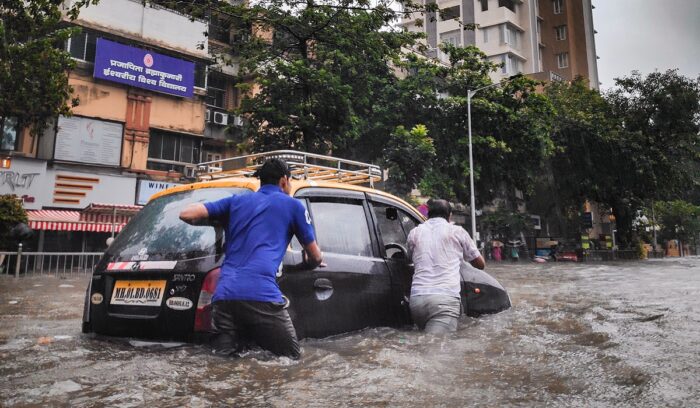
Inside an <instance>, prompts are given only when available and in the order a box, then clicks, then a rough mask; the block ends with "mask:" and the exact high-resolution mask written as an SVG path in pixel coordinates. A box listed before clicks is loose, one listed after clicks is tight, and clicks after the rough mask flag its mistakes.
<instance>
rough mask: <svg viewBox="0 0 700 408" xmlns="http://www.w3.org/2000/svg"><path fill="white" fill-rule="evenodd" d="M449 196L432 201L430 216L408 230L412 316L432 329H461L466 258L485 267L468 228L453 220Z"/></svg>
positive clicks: (423, 326) (480, 267) (419, 323)
mask: <svg viewBox="0 0 700 408" xmlns="http://www.w3.org/2000/svg"><path fill="white" fill-rule="evenodd" d="M451 213H452V208H451V207H450V203H448V202H447V201H445V200H430V201H428V218H429V219H428V220H427V221H426V222H425V223H423V224H421V225H419V226H418V227H416V228H414V229H413V230H411V232H410V233H409V234H408V252H409V256H410V258H411V259H412V260H413V263H414V265H415V273H414V274H413V284H412V286H411V299H410V307H411V316H412V317H413V321H414V322H415V323H416V325H418V328H419V329H421V330H425V331H426V332H428V333H445V332H453V331H456V330H457V322H458V319H459V316H460V314H461V310H462V308H461V297H460V292H461V276H460V272H459V270H460V265H461V262H462V260H465V261H467V262H469V263H470V264H471V265H472V266H474V267H475V268H478V269H484V266H485V263H484V258H483V257H482V256H481V253H480V252H479V250H478V248H477V247H476V245H475V244H474V241H473V240H472V239H471V237H470V236H469V234H468V233H467V231H465V230H464V228H462V227H460V226H457V225H453V224H451V223H450V222H449V220H450V215H451Z"/></svg>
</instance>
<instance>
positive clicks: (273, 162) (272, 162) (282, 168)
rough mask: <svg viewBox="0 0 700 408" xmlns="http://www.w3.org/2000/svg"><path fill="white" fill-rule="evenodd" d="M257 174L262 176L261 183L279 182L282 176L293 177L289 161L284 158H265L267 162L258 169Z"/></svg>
mask: <svg viewBox="0 0 700 408" xmlns="http://www.w3.org/2000/svg"><path fill="white" fill-rule="evenodd" d="M256 175H257V176H258V177H259V178H260V184H261V185H265V184H277V183H279V181H280V177H284V176H287V177H291V176H292V173H291V172H290V171H289V167H288V166H287V163H286V162H285V161H284V160H282V159H277V158H272V159H267V160H265V163H263V165H262V166H261V167H260V168H259V169H258V171H257V172H256Z"/></svg>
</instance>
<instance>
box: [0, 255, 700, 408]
mask: <svg viewBox="0 0 700 408" xmlns="http://www.w3.org/2000/svg"><path fill="white" fill-rule="evenodd" d="M487 270H488V271H489V272H490V273H491V274H493V275H494V276H495V277H496V278H497V279H498V280H499V281H500V282H501V283H502V284H503V285H504V286H505V287H506V288H507V289H508V291H509V293H510V296H511V298H512V302H513V308H512V309H511V310H508V311H506V312H503V313H500V314H497V315H491V316H486V317H483V318H480V319H471V318H467V317H463V318H462V321H461V326H460V329H459V331H458V333H457V334H455V335H452V336H447V337H443V338H436V337H431V336H427V335H424V334H422V333H420V332H417V331H414V330H397V329H389V328H381V329H368V330H364V331H361V332H356V333H351V334H348V335H342V336H337V337H334V338H329V339H322V340H313V339H311V340H309V339H307V340H304V341H302V350H303V355H302V359H301V360H300V361H291V360H288V359H286V358H282V359H277V358H271V357H270V356H269V355H267V354H265V353H263V352H251V353H249V354H247V355H245V356H243V357H242V358H240V359H223V358H219V357H214V356H212V355H210V354H209V352H208V350H207V349H206V348H204V347H199V346H192V345H177V344H166V345H165V347H164V346H160V347H152V346H149V345H148V344H144V343H141V342H136V341H133V342H132V343H131V344H129V343H122V342H112V341H105V340H98V339H95V338H93V337H91V336H86V335H82V334H81V333H80V318H81V314H82V307H83V294H84V291H85V286H86V284H87V277H82V276H81V277H75V278H69V279H57V278H52V277H34V278H21V279H19V280H15V279H14V278H11V277H7V276H2V277H0V406H85V407H88V406H104V405H107V406H121V407H128V406H146V405H151V406H152V405H155V404H157V405H158V406H164V407H165V406H195V407H197V406H239V407H240V406H282V407H286V406H297V407H304V406H319V407H320V406H365V405H371V406H446V407H453V406H489V407H494V406H543V405H551V406H577V407H578V406H580V407H608V406H609V407H613V406H614V407H657V406H674V407H681V406H687V407H691V406H698V401H700V384H699V381H698V377H699V376H700V258H683V259H678V258H676V259H660V260H649V261H644V262H625V263H601V264H570V263H569V264H567V263H559V264H534V263H533V264H528V263H521V264H507V263H503V264H500V265H494V264H490V265H488V266H487Z"/></svg>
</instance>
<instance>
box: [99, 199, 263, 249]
mask: <svg viewBox="0 0 700 408" xmlns="http://www.w3.org/2000/svg"><path fill="white" fill-rule="evenodd" d="M247 193H251V191H250V190H248V189H245V188H201V189H198V190H190V191H184V192H181V193H175V194H170V195H166V196H162V197H159V198H157V199H155V200H153V201H151V202H150V203H148V205H146V206H145V207H144V208H143V209H142V210H141V211H139V213H138V214H137V215H136V216H135V217H134V218H133V219H132V220H131V222H129V224H128V225H127V226H126V227H125V228H124V229H123V230H122V232H120V233H119V235H118V236H117V237H116V239H115V240H114V242H113V243H112V245H110V246H109V248H108V249H107V255H108V256H109V259H110V261H112V262H114V261H146V260H148V261H159V260H179V259H191V258H198V257H202V256H207V255H213V254H215V253H216V252H217V250H220V249H221V245H222V244H223V229H222V228H220V227H217V228H214V227H210V226H192V225H189V224H187V223H185V222H183V221H181V220H180V218H179V215H180V211H182V209H184V208H185V207H186V206H188V205H189V204H192V203H204V202H207V201H215V200H219V199H221V198H224V197H228V196H230V195H232V194H247ZM217 248H218V249H217Z"/></svg>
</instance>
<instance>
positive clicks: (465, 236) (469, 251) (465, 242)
mask: <svg viewBox="0 0 700 408" xmlns="http://www.w3.org/2000/svg"><path fill="white" fill-rule="evenodd" d="M459 233H460V234H462V251H463V257H464V260H465V261H467V262H469V264H470V265H471V266H473V267H475V268H476V269H481V270H483V269H484V268H485V267H486V262H484V257H483V256H481V252H479V248H477V247H476V243H474V240H473V239H472V237H470V236H469V233H467V231H465V230H464V229H462V228H460V229H459Z"/></svg>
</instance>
